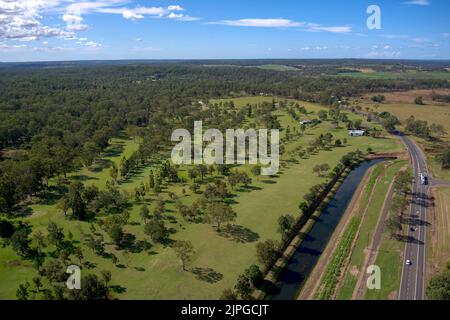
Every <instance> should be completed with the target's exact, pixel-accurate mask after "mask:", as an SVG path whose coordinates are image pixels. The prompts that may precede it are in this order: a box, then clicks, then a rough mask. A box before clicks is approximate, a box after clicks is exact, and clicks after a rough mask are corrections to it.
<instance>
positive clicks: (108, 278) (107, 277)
mask: <svg viewBox="0 0 450 320" xmlns="http://www.w3.org/2000/svg"><path fill="white" fill-rule="evenodd" d="M100 275H101V277H102V280H103V283H104V285H105V287H106V288H109V283H110V282H111V271H108V270H102V271H100Z"/></svg>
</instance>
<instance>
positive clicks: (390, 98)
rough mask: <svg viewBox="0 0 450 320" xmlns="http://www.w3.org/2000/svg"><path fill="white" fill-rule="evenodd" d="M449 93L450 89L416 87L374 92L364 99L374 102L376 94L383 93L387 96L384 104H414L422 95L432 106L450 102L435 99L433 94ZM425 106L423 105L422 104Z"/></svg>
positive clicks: (427, 103)
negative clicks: (404, 89)
mask: <svg viewBox="0 0 450 320" xmlns="http://www.w3.org/2000/svg"><path fill="white" fill-rule="evenodd" d="M433 93H435V94H440V95H448V94H450V89H436V90H433V89H415V90H408V91H396V92H376V93H374V92H372V93H370V94H366V95H364V96H363V99H364V101H365V102H367V103H373V101H372V98H373V97H374V96H376V95H383V96H384V97H385V99H386V100H385V101H384V104H413V106H416V107H417V105H416V104H414V100H415V99H416V98H417V97H422V99H423V102H424V104H425V105H431V106H449V107H450V104H449V103H444V102H438V101H434V100H433V98H432V94H433ZM422 107H423V106H422Z"/></svg>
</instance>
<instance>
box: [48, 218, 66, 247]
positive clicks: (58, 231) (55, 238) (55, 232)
mask: <svg viewBox="0 0 450 320" xmlns="http://www.w3.org/2000/svg"><path fill="white" fill-rule="evenodd" d="M47 231H48V236H47V237H48V242H49V243H50V244H53V245H55V246H56V247H57V248H58V249H59V248H61V247H62V244H63V241H64V231H63V229H62V228H60V227H58V225H57V224H56V223H54V222H53V221H52V222H50V223H49V225H48V226H47Z"/></svg>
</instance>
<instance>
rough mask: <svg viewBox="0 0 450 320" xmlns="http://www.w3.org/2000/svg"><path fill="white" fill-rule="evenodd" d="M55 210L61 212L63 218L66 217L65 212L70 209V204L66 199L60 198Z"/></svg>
mask: <svg viewBox="0 0 450 320" xmlns="http://www.w3.org/2000/svg"><path fill="white" fill-rule="evenodd" d="M56 208H57V209H58V210H61V211H62V212H63V213H64V216H65V217H66V216H67V211H68V210H69V209H70V203H69V201H68V198H66V197H62V198H61V199H59V200H58V202H57V203H56Z"/></svg>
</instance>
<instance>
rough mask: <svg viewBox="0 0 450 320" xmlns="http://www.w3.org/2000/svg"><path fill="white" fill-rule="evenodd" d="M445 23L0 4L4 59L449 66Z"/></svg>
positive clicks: (322, 7)
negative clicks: (371, 61)
mask: <svg viewBox="0 0 450 320" xmlns="http://www.w3.org/2000/svg"><path fill="white" fill-rule="evenodd" d="M372 4H373V5H378V6H379V8H380V9H381V29H379V30H370V29H369V28H368V27H367V25H366V21H367V19H368V17H369V14H367V12H366V10H367V7H368V6H369V5H372ZM449 18H450V1H449V0H372V1H365V0H277V1H262V0H258V1H257V0H178V1H177V0H173V1H169V0H135V1H133V0H83V1H75V0H0V61H44V60H83V59H232V58H385V59H387V58H398V59H403V58H405V59H450V23H449Z"/></svg>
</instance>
